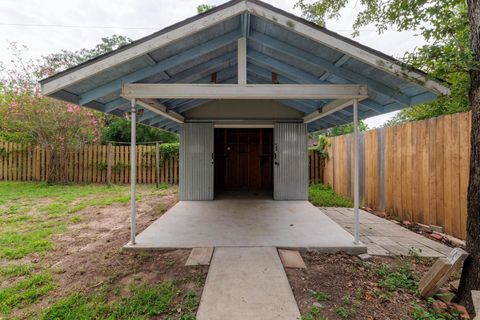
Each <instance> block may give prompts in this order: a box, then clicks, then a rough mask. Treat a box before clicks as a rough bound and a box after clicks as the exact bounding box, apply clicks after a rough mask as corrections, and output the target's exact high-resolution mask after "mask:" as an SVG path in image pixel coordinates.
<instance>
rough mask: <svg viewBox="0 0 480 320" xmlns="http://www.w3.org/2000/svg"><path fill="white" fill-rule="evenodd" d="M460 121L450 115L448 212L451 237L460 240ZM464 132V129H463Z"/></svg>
mask: <svg viewBox="0 0 480 320" xmlns="http://www.w3.org/2000/svg"><path fill="white" fill-rule="evenodd" d="M460 121H461V114H458V113H457V114H455V115H452V142H451V150H452V153H451V157H450V159H451V160H450V161H451V164H452V171H451V174H452V179H451V184H450V193H451V199H452V207H451V212H450V214H449V215H450V221H451V228H452V231H451V235H453V236H455V237H458V238H460V237H461V235H462V232H461V230H460V224H461V217H460V215H461V212H460V210H461V209H460ZM463 130H466V127H463Z"/></svg>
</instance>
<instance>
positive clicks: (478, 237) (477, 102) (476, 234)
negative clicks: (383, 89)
mask: <svg viewBox="0 0 480 320" xmlns="http://www.w3.org/2000/svg"><path fill="white" fill-rule="evenodd" d="M467 2H468V17H469V21H470V31H471V47H472V51H473V54H474V57H475V61H476V62H479V61H480V3H479V2H478V0H467ZM469 99H470V104H471V107H472V135H471V138H470V144H471V158H470V180H469V185H468V201H467V203H468V218H467V251H468V253H469V254H470V256H469V257H468V258H467V260H466V261H465V264H464V267H463V272H462V277H461V280H460V287H459V291H458V299H459V302H460V303H461V304H462V305H464V306H465V307H466V308H467V309H468V311H469V312H471V313H473V305H472V297H471V291H472V290H480V71H479V70H478V66H475V67H474V68H472V69H471V71H470V91H469Z"/></svg>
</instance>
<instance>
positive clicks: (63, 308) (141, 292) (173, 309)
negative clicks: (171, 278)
mask: <svg viewBox="0 0 480 320" xmlns="http://www.w3.org/2000/svg"><path fill="white" fill-rule="evenodd" d="M198 303H199V299H198V297H197V295H196V294H195V293H194V292H191V291H189V292H186V293H184V294H182V292H181V290H180V289H179V288H178V287H177V286H176V285H175V284H174V283H172V282H167V283H163V284H160V285H156V286H147V285H139V286H135V287H132V288H131V290H130V293H129V294H128V295H127V296H126V297H123V298H119V299H117V300H114V301H111V302H108V301H107V298H106V294H105V293H97V294H79V293H76V294H73V295H71V296H70V297H68V298H66V299H63V300H60V301H57V302H56V303H55V304H53V305H52V306H51V307H50V308H49V309H48V310H47V311H46V312H45V313H44V315H43V319H45V320H46V319H57V320H60V319H62V320H70V319H71V320H73V319H151V318H155V317H158V316H161V315H176V316H179V319H183V320H190V319H191V320H194V319H195V311H196V309H197V307H198Z"/></svg>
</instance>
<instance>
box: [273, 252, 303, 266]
mask: <svg viewBox="0 0 480 320" xmlns="http://www.w3.org/2000/svg"><path fill="white" fill-rule="evenodd" d="M278 254H279V255H280V260H282V264H283V266H284V267H285V268H295V269H307V266H306V265H305V262H304V261H303V259H302V256H301V255H300V252H298V251H295V250H284V249H278Z"/></svg>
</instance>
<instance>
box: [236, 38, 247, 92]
mask: <svg viewBox="0 0 480 320" xmlns="http://www.w3.org/2000/svg"><path fill="white" fill-rule="evenodd" d="M237 51H238V58H237V61H238V63H237V66H238V72H237V74H238V84H247V38H245V37H242V38H240V39H238V40H237Z"/></svg>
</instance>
